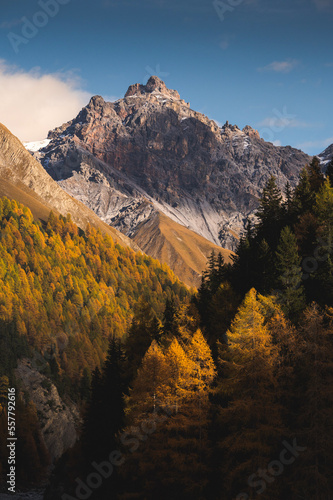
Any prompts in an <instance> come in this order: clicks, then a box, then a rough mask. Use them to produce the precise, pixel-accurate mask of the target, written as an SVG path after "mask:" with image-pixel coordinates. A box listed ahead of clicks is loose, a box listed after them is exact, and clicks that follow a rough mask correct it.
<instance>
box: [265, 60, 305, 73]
mask: <svg viewBox="0 0 333 500" xmlns="http://www.w3.org/2000/svg"><path fill="white" fill-rule="evenodd" d="M298 64H299V61H297V59H287V60H286V61H273V62H271V63H270V64H267V66H263V67H261V68H258V71H259V72H270V71H273V72H275V73H290V71H292V70H293V69H294V68H296V66H297V65H298Z"/></svg>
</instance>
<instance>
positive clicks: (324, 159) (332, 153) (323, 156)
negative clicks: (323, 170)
mask: <svg viewBox="0 0 333 500" xmlns="http://www.w3.org/2000/svg"><path fill="white" fill-rule="evenodd" d="M318 158H319V160H320V162H321V164H322V165H323V167H325V166H326V165H327V163H329V162H330V161H331V160H332V158H333V144H331V145H330V146H328V147H327V148H326V149H325V150H324V151H323V152H322V153H320V155H318Z"/></svg>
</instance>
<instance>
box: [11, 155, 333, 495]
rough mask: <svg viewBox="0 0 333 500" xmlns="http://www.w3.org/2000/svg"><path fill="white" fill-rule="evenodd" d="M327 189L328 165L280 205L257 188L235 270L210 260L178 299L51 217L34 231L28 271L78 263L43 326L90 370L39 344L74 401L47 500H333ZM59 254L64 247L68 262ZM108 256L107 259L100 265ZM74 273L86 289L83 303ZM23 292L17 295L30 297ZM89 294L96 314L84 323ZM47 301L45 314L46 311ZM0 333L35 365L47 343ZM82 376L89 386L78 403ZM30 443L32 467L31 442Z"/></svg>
mask: <svg viewBox="0 0 333 500" xmlns="http://www.w3.org/2000/svg"><path fill="white" fill-rule="evenodd" d="M332 181H333V164H330V165H328V168H327V172H326V176H325V175H323V174H322V172H321V170H320V166H319V162H318V161H317V160H316V159H314V160H313V161H312V162H311V164H309V165H308V166H306V167H305V168H304V170H303V171H302V172H301V175H300V180H299V183H298V185H297V187H296V188H295V190H294V191H291V190H290V189H289V187H287V190H286V193H284V194H283V193H281V192H280V191H279V189H278V188H277V186H276V184H275V180H274V178H271V179H270V180H269V182H268V184H267V185H266V187H265V189H264V191H263V195H262V198H261V202H260V207H259V209H258V213H257V220H256V221H255V223H252V224H251V223H249V224H248V229H247V233H246V234H245V235H244V237H243V238H242V239H241V240H240V242H239V246H238V250H237V254H236V255H235V257H234V262H233V264H226V263H225V262H224V260H223V257H222V255H214V254H212V255H211V257H210V259H209V262H208V267H207V270H206V272H205V273H204V274H203V278H202V284H201V286H200V288H199V290H198V291H197V292H193V293H192V295H191V297H189V294H188V291H187V290H186V289H185V288H184V287H182V285H181V284H180V283H179V282H178V281H177V280H176V279H174V277H173V276H172V274H170V272H169V271H167V269H165V268H161V267H160V266H159V265H158V264H157V263H156V262H155V261H152V260H151V259H148V260H147V258H146V257H144V256H142V255H135V254H133V253H131V252H130V251H127V250H123V249H121V248H120V247H119V248H118V247H117V245H116V246H114V245H113V244H112V243H111V242H108V244H109V245H110V248H109V247H108V246H107V245H108V244H107V241H108V240H106V239H105V238H103V237H102V236H101V235H99V234H98V233H96V232H89V231H88V232H87V233H86V234H83V233H81V232H80V231H79V230H77V229H75V227H73V225H72V223H71V222H70V221H69V220H65V219H57V218H54V217H53V216H52V217H51V218H50V220H49V222H48V225H47V227H45V228H44V229H43V228H41V227H39V226H38V224H36V223H32V224H33V226H34V227H35V226H36V228H37V229H38V231H37V233H38V234H41V235H43V237H44V239H45V246H44V247H43V242H39V243H38V245H40V248H41V250H40V253H41V254H42V255H52V256H53V255H54V254H52V251H51V249H50V250H48V247H49V246H51V245H55V243H54V241H57V242H58V248H57V253H56V255H57V258H58V261H60V262H65V263H66V264H64V269H66V266H67V265H68V266H70V262H73V259H74V262H81V263H82V266H81V267H82V269H81V272H80V273H79V272H78V271H77V268H76V267H75V266H74V268H73V269H72V270H71V273H70V275H71V277H72V280H73V283H72V285H71V286H70V287H69V288H68V289H67V288H66V283H67V281H66V279H65V280H64V288H65V291H64V294H65V299H64V300H63V301H62V303H61V305H62V309H57V315H56V317H54V316H52V315H50V316H48V315H47V316H46V317H47V319H48V321H51V320H52V321H54V322H55V321H56V320H59V318H63V319H64V323H61V324H60V326H61V328H62V329H63V335H68V334H67V333H66V329H65V328H64V327H63V325H66V322H65V320H66V318H67V317H68V314H70V313H71V316H72V318H71V322H70V324H71V325H75V329H76V328H77V329H78V332H80V333H77V335H82V337H83V344H82V345H83V346H84V345H85V343H88V344H87V346H88V345H89V347H86V349H87V350H89V351H91V352H92V353H95V356H96V357H95V358H93V359H91V362H90V363H89V362H87V360H86V351H85V350H84V347H81V341H82V339H80V340H78V343H77V344H74V347H73V351H74V352H72V350H71V347H72V344H71V342H74V340H75V335H74V339H72V336H71V335H70V336H68V341H66V342H65V348H62V346H63V344H59V340H57V336H56V342H55V341H53V342H54V344H55V345H54V346H53V347H52V352H54V353H55V355H54V357H52V362H51V363H49V368H48V370H49V374H50V376H51V377H53V378H54V379H58V380H59V386H62V390H63V391H65V392H66V391H67V393H68V395H70V394H71V387H72V386H74V387H76V388H77V389H79V390H78V393H79V394H80V398H81V411H82V427H81V432H80V439H79V441H78V442H77V443H76V445H75V446H74V447H73V448H72V449H71V450H69V451H68V452H67V453H66V454H65V455H64V456H63V457H62V458H61V459H60V460H59V461H58V462H57V464H56V466H55V469H54V470H53V473H52V476H51V478H50V480H49V486H48V487H47V490H46V492H45V499H46V500H60V499H61V500H73V499H79V498H86V499H88V498H89V499H91V500H109V499H110V498H116V499H119V500H130V499H131V500H132V499H137V500H156V498H160V499H165V500H166V499H170V498H172V499H174V500H187V499H189V500H190V499H191V500H192V499H197V500H249V499H255V498H261V499H263V500H295V499H298V498H300V499H304V500H314V499H316V500H331V499H332V498H333V473H332V470H333V469H332V461H333V425H332V423H333V295H332V293H333V269H332V247H333V240H332V224H333V187H332V186H333V182H332ZM5 203H7V204H8V203H9V202H7V201H6V202H5ZM15 210H16V209H15ZM15 210H14V211H15ZM17 210H18V211H20V210H23V209H22V208H20V207H18V208H17ZM11 217H12V216H10V217H9V213H8V212H7V215H6V216H4V217H3V221H4V222H3V224H4V226H5V227H6V225H7V224H9V223H10V224H12V225H15V224H16V226H17V231H18V232H19V233H20V234H21V233H23V231H22V230H20V231H19V223H20V219H19V217H16V218H15V217H14V216H13V217H12V219H11ZM65 228H68V231H66V230H65ZM75 231H77V233H76V232H75ZM30 237H31V238H32V239H33V236H30ZM66 238H67V239H71V240H72V241H73V242H74V246H73V247H71V245H70V244H69V245H68V246H67V247H66ZM23 240H24V238H23ZM50 240H51V241H50ZM33 241H34V240H33ZM37 241H38V238H37ZM6 245H7V247H8V243H6ZM80 245H81V246H80ZM112 245H113V246H112ZM63 247H64V250H63V253H62V252H61V248H63ZM52 248H53V247H52ZM78 249H80V250H81V252H83V258H82V259H81V260H80V259H79V257H78V256H77V253H78ZM106 249H109V250H110V252H111V249H112V252H111V253H110V254H107V257H104V255H106V254H105V253H103V252H107V250H106ZM48 252H49V253H48ZM114 252H116V258H114V260H111V257H112V256H114ZM12 253H13V254H15V256H14V257H13V262H14V261H15V263H16V266H17V269H21V270H22V269H23V270H24V271H25V272H26V269H27V267H26V266H27V265H28V263H29V261H28V263H25V262H24V257H23V256H21V257H19V256H20V248H19V245H15V249H14V248H13V251H12ZM9 254H10V252H9ZM11 255H12V254H10V256H11ZM97 256H99V258H100V262H101V264H100V265H99V260H98V259H97ZM80 257H82V254H81V255H80ZM53 258H54V257H53ZM131 258H132V260H131ZM7 259H8V257H7ZM18 259H21V262H20V261H19V260H18ZM71 259H72V260H71ZM75 259H77V260H75ZM120 259H124V260H123V261H122V262H125V263H126V262H127V261H128V260H130V262H131V263H132V266H133V267H132V268H130V272H129V274H128V275H127V280H125V278H124V276H126V273H125V272H124V270H123V269H127V268H128V267H130V266H129V264H126V266H125V267H124V268H122V267H121V266H120V265H119V271H117V273H116V271H115V270H116V269H118V268H117V263H119V260H120ZM108 262H112V265H110V267H108ZM45 265H46V264H43V265H40V267H41V268H43V266H45ZM55 267H56V266H55V265H54V263H53V264H52V268H51V270H52V271H53V273H55V271H54V268H55ZM138 268H139V269H138ZM35 269H36V268H33V270H32V269H30V268H29V271H30V273H31V272H33V273H35ZM64 269H60V272H59V274H58V275H57V274H53V276H52V281H51V283H50V282H47V283H48V285H47V286H46V287H45V288H44V289H43V290H46V289H47V287H49V286H51V284H52V283H54V282H55V279H56V277H57V276H59V277H58V282H59V283H61V277H62V276H63V275H65V276H66V273H65V272H64ZM133 270H134V271H135V272H137V274H136V275H135V276H136V278H135V280H133V281H131V280H132V276H133ZM143 271H145V274H144V278H143V277H142V273H143ZM21 272H22V271H21ZM85 272H87V273H91V275H92V276H93V279H94V280H95V281H92V282H89V283H90V287H91V286H92V285H91V283H93V284H94V283H95V282H96V283H97V286H96V289H95V288H94V287H92V288H88V287H87V289H85V288H84V279H83V278H82V276H83V277H86V276H88V274H85ZM108 273H110V274H112V275H113V276H117V278H113V279H114V280H117V281H112V279H111V278H110V277H109V274H108ZM140 273H141V274H140ZM36 274H38V276H40V275H41V273H36ZM89 275H90V274H89ZM119 275H120V276H121V277H122V280H120V278H119ZM29 276H30V275H29V272H28V274H27V280H28V283H30V282H31V283H32V282H33V283H35V281H32V280H31V278H30V281H29ZM43 276H45V280H47V277H46V273H45V275H44V274H43ZM154 277H156V279H157V281H154V279H155V278H154ZM74 278H75V279H74ZM67 279H68V278H67ZM140 279H141V281H140ZM7 281H8V280H4V283H7ZM13 282H14V279H13ZM116 283H118V288H117V287H116ZM147 283H148V284H147ZM130 286H131V287H132V288H129V287H130ZM108 287H110V290H109V295H108V294H107V293H106V290H107V289H108ZM126 287H127V289H126ZM159 287H161V289H160V288H159ZM91 289H93V290H95V293H96V294H97V299H98V301H99V302H100V304H101V306H103V307H102V310H98V312H97V313H96V311H95V315H94V314H92V316H93V318H92V319H91V321H90V322H89V321H87V322H85V321H84V320H83V318H85V319H86V318H87V317H88V316H87V315H88V312H89V311H90V309H89V307H92V305H90V303H89V301H87V291H88V290H89V291H90V290H91ZM10 290H11V289H10ZM15 290H16V294H17V295H19V288H18V287H17V288H16V289H15V288H13V291H12V292H11V293H12V295H13V296H15ZM55 290H56V287H55V288H54V290H53V292H55ZM122 290H126V292H125V293H124V295H122ZM129 290H131V293H129ZM79 292H81V295H80V293H79ZM112 292H113V293H114V294H115V295H113V294H112ZM43 293H44V292H43ZM103 293H104V294H105V295H103ZM98 294H102V295H98ZM110 295H111V298H113V299H114V302H113V304H114V309H113V310H112V313H113V314H115V311H117V316H112V315H110V311H109V316H108V317H109V318H111V319H112V318H113V322H112V321H103V319H104V315H103V314H102V312H103V311H104V309H103V308H104V307H106V308H107V309H108V308H109V307H111V305H109V304H111V299H110ZM8 296H9V298H10V295H9V294H6V295H4V298H3V300H5V298H6V299H7V300H9V299H8V298H7V297H8ZM24 297H25V295H24ZM28 297H29V296H28ZM37 297H38V294H36V297H34V299H35V298H37ZM41 297H43V294H41ZM52 297H53V302H52V304H54V306H55V307H58V306H56V301H55V297H57V295H54V294H53V295H52ZM88 297H89V298H90V297H91V300H92V298H94V299H96V297H95V296H91V295H88ZM98 297H100V298H98ZM117 299H119V300H117ZM125 299H126V301H127V303H126V306H124V303H125ZM16 300H18V299H16ZM22 300H23V297H22ZM108 300H109V301H110V302H108ZM93 304H95V302H93ZM105 304H106V305H105ZM127 304H128V305H127ZM21 307H22V313H21V314H20V317H22V318H25V316H24V314H23V313H24V312H25V311H27V309H25V308H24V307H23V305H22V306H21ZM31 307H32V306H29V308H31ZM35 307H36V306H35ZM85 308H86V309H87V311H85V313H84V314H83V311H84V310H85ZM6 310H7V309H6ZM36 310H37V311H38V310H39V309H38V307H36ZM51 311H52V307H51ZM59 311H61V313H62V315H61V314H60V313H59ZM62 311H64V312H62ZM128 312H129V314H128ZM89 317H90V318H91V316H90V312H89ZM114 318H116V319H117V321H115V320H114ZM118 318H119V319H118ZM97 319H98V322H97ZM3 321H4V322H7V323H6V324H8V325H11V328H12V330H11V332H12V334H9V333H7V338H13V339H14V340H15V342H16V343H17V352H21V351H20V350H22V352H25V350H26V349H28V350H29V349H31V345H33V346H35V349H39V350H40V351H41V352H43V348H44V346H45V345H47V342H48V336H47V335H49V336H50V338H51V339H53V338H54V336H52V331H49V333H46V334H45V336H42V335H40V334H39V330H38V323H37V324H35V325H34V324H33V323H32V326H30V324H29V323H28V327H29V328H28V327H27V322H26V321H24V322H23V323H24V325H25V328H26V330H24V328H23V327H20V326H19V323H16V322H15V321H16V320H15V315H14V314H13V316H12V317H10V318H9V317H8V318H3ZM81 321H82V326H81V323H80V322H81ZM46 324H47V323H46ZM95 325H97V326H95ZM98 325H99V326H98ZM110 325H111V326H110ZM116 325H117V326H116ZM33 326H34V330H31V328H33ZM8 328H9V326H8ZM19 328H21V329H20V330H19ZM58 328H59V327H58ZM4 331H6V330H4ZM56 331H57V330H56ZM29 332H33V335H31V334H30V335H29ZM95 332H98V334H97V335H96V334H95ZM13 334H14V335H13ZM61 338H62V337H61ZM71 339H72V340H71ZM43 342H45V344H43ZM99 347H100V349H101V351H99ZM79 349H81V351H82V357H79V354H78V352H79ZM106 351H107V355H106V357H105V355H104V356H103V352H104V353H105V352H106ZM65 354H66V358H65V360H64V355H65ZM20 355H21V354H20ZM65 362H66V363H67V364H64V363H65ZM12 363H13V366H14V364H15V363H14V361H12ZM69 367H71V369H72V371H70V370H69ZM80 370H81V371H80ZM87 370H89V374H90V371H91V370H93V371H92V374H91V384H90V388H89V387H88V383H87V382H88V378H89V379H90V375H89V377H88V378H87V373H86V376H85V374H84V372H85V371H86V372H87ZM77 371H79V374H80V376H81V378H80V377H77V375H76V374H77ZM69 377H70V378H69ZM82 377H83V379H82ZM82 380H84V381H85V383H84V384H83V383H82ZM75 384H76V385H75ZM80 388H81V393H80ZM83 388H84V390H83ZM31 425H32V424H31ZM35 443H36V444H35V448H36V456H38V460H39V462H40V463H45V460H44V459H43V453H44V451H43V449H42V443H39V441H38V434H36V436H35ZM35 460H36V463H37V462H38V460H37V459H36V458H35Z"/></svg>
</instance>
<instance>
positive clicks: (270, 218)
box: [256, 176, 283, 248]
mask: <svg viewBox="0 0 333 500" xmlns="http://www.w3.org/2000/svg"><path fill="white" fill-rule="evenodd" d="M256 216H257V217H258V219H259V221H260V222H259V224H258V226H257V235H258V236H259V237H260V239H265V240H266V241H267V243H268V245H269V246H270V247H272V248H275V246H276V244H277V241H278V238H279V234H280V231H281V223H282V221H283V206H282V195H281V191H280V190H279V188H278V187H277V185H276V180H275V177H273V176H272V177H271V178H270V179H269V180H268V182H267V184H266V186H265V187H264V189H263V193H262V196H261V199H260V203H259V208H258V211H257V213H256Z"/></svg>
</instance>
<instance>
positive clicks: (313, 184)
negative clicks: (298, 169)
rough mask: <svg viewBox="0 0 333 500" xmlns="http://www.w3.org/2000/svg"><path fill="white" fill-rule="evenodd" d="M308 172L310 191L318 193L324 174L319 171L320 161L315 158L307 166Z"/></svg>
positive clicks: (323, 180)
mask: <svg viewBox="0 0 333 500" xmlns="http://www.w3.org/2000/svg"><path fill="white" fill-rule="evenodd" d="M307 170H308V172H309V183H310V188H311V191H313V192H314V193H318V191H320V189H321V187H322V186H323V184H324V182H325V177H324V174H323V173H322V171H321V166H320V160H319V158H317V156H315V157H314V158H313V159H312V160H311V162H310V164H309V165H308V166H307Z"/></svg>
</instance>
